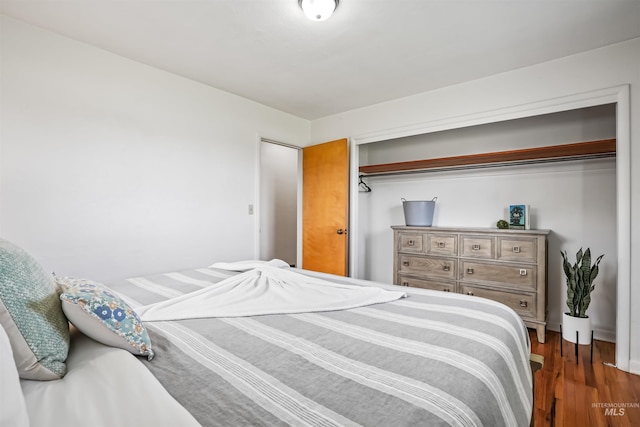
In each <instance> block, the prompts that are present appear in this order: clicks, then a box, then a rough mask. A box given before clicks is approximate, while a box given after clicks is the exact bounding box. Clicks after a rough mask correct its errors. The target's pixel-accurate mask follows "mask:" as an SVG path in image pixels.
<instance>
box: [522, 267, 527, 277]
mask: <svg viewBox="0 0 640 427" xmlns="http://www.w3.org/2000/svg"><path fill="white" fill-rule="evenodd" d="M520 275H521V276H526V275H527V270H526V269H524V268H521V269H520Z"/></svg>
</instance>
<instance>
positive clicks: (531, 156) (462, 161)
mask: <svg viewBox="0 0 640 427" xmlns="http://www.w3.org/2000/svg"><path fill="white" fill-rule="evenodd" d="M615 154H616V140H615V139H604V140H600V141H588V142H579V143H575V144H562V145H552V146H546V147H534V148H525V149H520V150H510V151H498V152H491V153H480V154H471V155H464V156H454V157H440V158H435V159H424V160H413V161H407V162H397V163H384V164H376V165H366V166H360V168H359V172H360V174H363V175H365V176H376V175H389V174H398V173H412V172H428V171H430V170H434V171H435V170H437V171H442V170H459V169H476V168H482V167H495V166H501V165H505V166H508V165H523V164H533V163H547V162H558V161H569V160H577V159H590V158H601V157H612V156H615Z"/></svg>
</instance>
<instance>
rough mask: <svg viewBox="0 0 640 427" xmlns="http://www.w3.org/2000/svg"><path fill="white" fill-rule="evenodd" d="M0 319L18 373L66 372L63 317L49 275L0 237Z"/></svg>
mask: <svg viewBox="0 0 640 427" xmlns="http://www.w3.org/2000/svg"><path fill="white" fill-rule="evenodd" d="M0 324H2V326H3V327H4V329H5V331H6V332H7V335H8V336H9V341H10V342H11V348H12V350H13V356H14V359H15V362H16V366H17V368H18V373H19V375H20V377H21V378H24V379H29V380H55V379H60V378H62V377H63V376H64V374H65V373H66V370H67V368H66V365H65V363H64V362H65V360H66V359H67V353H68V352H69V322H68V321H67V318H66V317H65V316H64V313H63V312H62V306H61V303H60V296H59V292H58V290H57V289H56V286H55V284H54V281H53V277H51V275H50V274H47V273H46V272H45V271H44V269H43V268H42V267H41V266H40V264H38V262H37V261H36V260H35V259H33V258H32V257H31V256H30V255H29V254H27V253H26V252H25V251H24V250H22V249H20V248H19V247H18V246H16V245H14V244H12V243H10V242H8V241H6V240H3V239H0Z"/></svg>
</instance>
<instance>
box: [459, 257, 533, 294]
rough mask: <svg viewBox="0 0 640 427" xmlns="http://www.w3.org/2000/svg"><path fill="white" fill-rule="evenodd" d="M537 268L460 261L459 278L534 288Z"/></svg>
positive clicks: (515, 287) (518, 287)
mask: <svg viewBox="0 0 640 427" xmlns="http://www.w3.org/2000/svg"><path fill="white" fill-rule="evenodd" d="M536 273H537V269H536V267H535V266H532V265H513V264H504V263H482V262H475V261H465V260H461V261H460V276H459V277H460V280H464V281H466V282H489V283H498V284H500V285H503V286H507V287H509V288H513V289H522V290H535V289H536V284H537V277H536V276H537V274H536Z"/></svg>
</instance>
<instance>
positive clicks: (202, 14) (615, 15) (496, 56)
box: [0, 0, 640, 120]
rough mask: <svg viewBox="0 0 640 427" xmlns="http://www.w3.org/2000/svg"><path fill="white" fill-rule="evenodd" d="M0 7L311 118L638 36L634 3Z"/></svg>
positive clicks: (171, 2)
mask: <svg viewBox="0 0 640 427" xmlns="http://www.w3.org/2000/svg"><path fill="white" fill-rule="evenodd" d="M0 12H1V13H2V14H4V15H7V16H9V17H12V18H16V19H19V20H22V21H25V22H28V23H31V24H34V25H37V26H39V27H42V28H45V29H48V30H51V31H54V32H56V33H59V34H63V35H65V36H68V37H70V38H73V39H76V40H79V41H82V42H85V43H88V44H91V45H94V46H98V47H100V48H102V49H105V50H107V51H110V52H113V53H116V54H118V55H121V56H124V57H127V58H130V59H133V60H135V61H139V62H141V63H144V64H148V65H151V66H153V67H157V68H160V69H163V70H166V71H169V72H172V73H175V74H178V75H181V76H184V77H187V78H189V79H193V80H196V81H199V82H202V83H204V84H207V85H210V86H213V87H216V88H219V89H222V90H225V91H228V92H231V93H234V94H237V95H240V96H243V97H246V98H249V99H253V100H255V101H257V102H260V103H262V104H265V105H268V106H271V107H273V108H276V109H278V110H282V111H286V112H289V113H291V114H293V115H296V116H299V117H303V118H306V119H310V120H312V119H316V118H320V117H324V116H328V115H332V114H336V113H340V112H343V111H348V110H351V109H354V108H358V107H363V106H367V105H371V104H375V103H379V102H383V101H387V100H391V99H395V98H400V97H404V96H408V95H412V94H416V93H420V92H424V91H428V90H432V89H436V88H439V87H443V86H448V85H452V84H456V83H460V82H463V81H468V80H473V79H477V78H481V77H485V76H489V75H492V74H496V73H500V72H504V71H508V70H513V69H516V68H520V67H525V66H528V65H532V64H536V63H540V62H544V61H548V60H551V59H555V58H559V57H563V56H567V55H570V54H573V53H578V52H582V51H585V50H589V49H594V48H598V47H601V46H606V45H609V44H612V43H617V42H620V41H624V40H629V39H632V38H636V37H640V0H493V1H488V0H441V1H435V0H341V1H340V5H339V6H338V9H337V10H336V13H335V14H334V16H333V17H332V18H331V19H329V20H328V21H324V22H312V21H308V20H307V19H306V18H305V17H304V15H303V14H302V11H301V10H300V9H299V8H298V2H297V0H58V1H53V0H47V1H32V0H0ZM639 54H640V53H639Z"/></svg>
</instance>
